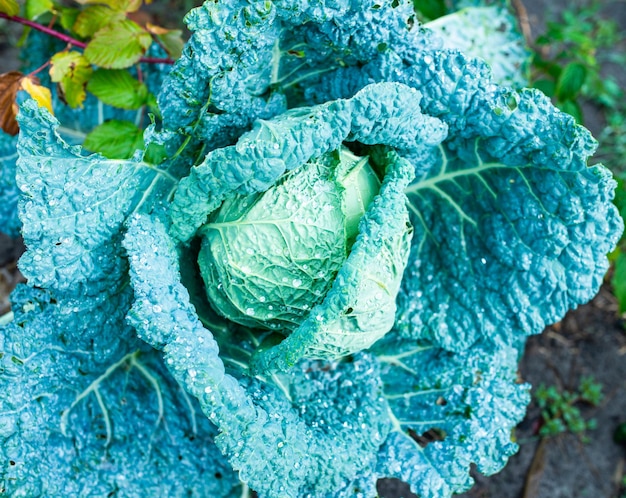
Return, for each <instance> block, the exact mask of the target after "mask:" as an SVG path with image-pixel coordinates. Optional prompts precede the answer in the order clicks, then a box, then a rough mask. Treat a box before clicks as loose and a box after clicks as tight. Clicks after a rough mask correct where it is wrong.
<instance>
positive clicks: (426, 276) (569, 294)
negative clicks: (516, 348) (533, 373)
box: [398, 90, 622, 351]
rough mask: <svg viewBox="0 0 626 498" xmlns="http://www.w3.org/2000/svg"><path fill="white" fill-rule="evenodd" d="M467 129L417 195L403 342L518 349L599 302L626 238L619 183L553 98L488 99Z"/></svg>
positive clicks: (472, 112) (496, 95) (438, 157)
mask: <svg viewBox="0 0 626 498" xmlns="http://www.w3.org/2000/svg"><path fill="white" fill-rule="evenodd" d="M466 120H467V122H466V124H465V127H464V129H463V130H462V132H461V133H459V135H457V136H455V137H451V138H450V139H449V140H447V141H446V142H444V144H443V146H442V147H441V149H440V151H438V152H437V153H436V154H434V155H433V157H432V158H431V161H429V163H430V165H431V166H430V168H429V170H428V171H426V172H424V173H423V174H422V175H418V178H417V179H416V181H415V182H414V183H413V184H412V185H411V186H410V187H409V188H408V189H407V195H408V197H409V201H410V203H411V205H412V208H411V213H412V221H413V223H414V225H415V230H416V232H415V236H414V238H413V249H412V252H411V257H410V261H411V263H410V264H409V266H408V267H407V272H406V274H405V277H404V279H403V284H402V285H403V289H402V291H401V293H400V296H399V307H400V309H401V310H402V311H401V312H400V314H399V322H398V328H399V329H400V330H402V333H403V334H404V335H408V336H411V337H415V338H425V339H428V340H433V341H435V342H437V343H439V344H442V345H443V346H444V347H446V348H448V349H450V350H454V351H459V350H462V349H465V348H467V347H468V346H470V345H471V344H472V343H474V342H475V341H476V340H478V339H481V338H486V339H488V340H494V341H496V342H499V343H505V344H511V343H513V342H514V341H516V340H517V338H519V337H520V336H523V335H527V334H533V333H539V332H540V331H541V330H543V328H544V327H545V326H546V325H547V324H549V323H553V322H556V321H558V320H560V319H561V318H562V317H563V316H564V315H565V313H566V312H567V311H568V310H569V309H571V308H575V307H576V306H577V305H578V304H581V303H585V302H587V301H588V300H589V299H591V298H592V297H593V296H594V294H595V293H596V292H597V290H598V288H599V287H600V284H601V283H602V278H603V276H604V274H605V273H606V270H607V268H608V261H607V259H606V256H605V255H606V254H607V253H608V252H609V251H610V250H612V248H613V247H614V245H615V243H616V242H617V239H618V237H619V234H620V233H621V231H622V221H621V219H620V217H619V214H618V212H617V210H616V209H615V207H614V206H613V205H612V204H611V199H612V198H613V190H614V188H615V182H614V181H613V180H612V177H611V174H610V173H609V171H608V170H606V169H605V168H603V167H602V166H594V167H587V165H586V161H587V158H588V156H589V155H590V153H591V152H592V151H593V149H594V147H595V142H594V141H593V139H592V138H591V136H590V135H589V133H588V132H587V130H585V129H584V128H582V127H579V126H577V125H576V124H575V122H574V120H573V119H572V118H571V117H570V116H568V115H566V114H564V113H561V112H560V111H558V110H557V109H555V108H554V107H553V106H552V104H551V103H550V102H549V100H548V99H547V98H546V97H545V96H543V95H542V94H540V93H539V92H536V91H524V92H522V93H520V94H509V93H508V92H506V91H502V90H500V91H498V90H496V91H493V92H492V93H490V94H486V95H485V93H482V94H481V93H479V94H477V95H475V98H474V101H473V106H472V108H471V109H469V110H468V113H467V114H466ZM423 164H424V163H422V165H423ZM468 310H470V311H469V312H468Z"/></svg>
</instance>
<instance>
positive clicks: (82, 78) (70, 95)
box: [50, 52, 93, 108]
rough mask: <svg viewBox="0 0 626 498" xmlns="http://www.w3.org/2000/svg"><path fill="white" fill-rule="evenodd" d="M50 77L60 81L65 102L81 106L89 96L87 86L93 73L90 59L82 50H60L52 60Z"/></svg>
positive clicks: (72, 105) (55, 81)
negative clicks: (86, 90)
mask: <svg viewBox="0 0 626 498" xmlns="http://www.w3.org/2000/svg"><path fill="white" fill-rule="evenodd" d="M50 63H51V67H50V78H51V79H52V81H53V82H54V83H58V84H59V87H60V90H61V94H62V97H63V99H64V100H65V102H67V104H68V105H69V106H70V107H72V108H76V107H81V106H82V104H83V102H84V101H85V97H86V96H87V94H86V92H85V86H86V84H87V81H88V80H89V78H90V77H91V75H92V73H93V69H92V67H91V64H89V61H88V60H87V59H86V58H85V56H84V55H83V54H81V53H80V52H59V53H58V54H55V55H54V56H53V57H52V59H51V60H50Z"/></svg>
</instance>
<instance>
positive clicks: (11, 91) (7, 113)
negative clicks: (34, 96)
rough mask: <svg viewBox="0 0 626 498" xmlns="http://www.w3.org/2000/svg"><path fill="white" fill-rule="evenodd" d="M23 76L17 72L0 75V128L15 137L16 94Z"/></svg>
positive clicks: (17, 129) (16, 127)
mask: <svg viewBox="0 0 626 498" xmlns="http://www.w3.org/2000/svg"><path fill="white" fill-rule="evenodd" d="M23 77H24V75H23V74H22V73H20V72H19V71H11V72H9V73H4V74H0V128H2V130H3V131H4V132H5V133H8V134H9V135H17V132H18V131H19V128H18V126H17V121H16V120H15V117H16V116H17V111H18V108H17V104H16V103H15V99H16V98H17V92H18V91H19V90H20V87H21V85H20V83H21V81H22V78H23Z"/></svg>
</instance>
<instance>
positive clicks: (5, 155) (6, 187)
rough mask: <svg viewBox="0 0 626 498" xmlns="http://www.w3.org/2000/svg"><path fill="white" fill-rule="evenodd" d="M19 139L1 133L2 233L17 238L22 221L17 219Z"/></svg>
mask: <svg viewBox="0 0 626 498" xmlns="http://www.w3.org/2000/svg"><path fill="white" fill-rule="evenodd" d="M16 144H17V137H12V136H10V135H7V134H6V133H4V132H3V131H0V232H2V233H4V234H6V235H10V236H11V237H17V236H18V235H19V232H20V220H19V218H18V217H17V199H18V195H19V190H18V189H17V185H16V184H15V167H16V165H15V163H16V161H17V150H16V148H15V146H16Z"/></svg>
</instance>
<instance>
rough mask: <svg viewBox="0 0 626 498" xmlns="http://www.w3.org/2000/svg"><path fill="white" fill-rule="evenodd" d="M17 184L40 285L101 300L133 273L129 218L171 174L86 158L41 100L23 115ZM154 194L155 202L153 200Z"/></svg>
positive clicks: (31, 276)
mask: <svg viewBox="0 0 626 498" xmlns="http://www.w3.org/2000/svg"><path fill="white" fill-rule="evenodd" d="M19 120H20V126H21V130H22V131H21V135H20V140H19V142H18V152H19V156H20V157H19V159H18V168H17V184H18V186H19V188H20V190H21V191H22V197H21V201H20V205H19V208H20V218H21V220H22V223H23V224H24V228H23V231H22V234H23V236H24V242H25V243H26V245H27V247H28V248H29V251H28V252H27V253H26V254H25V255H24V256H23V257H22V259H21V262H20V267H21V269H22V272H23V273H24V275H25V276H26V277H27V278H28V280H29V281H30V282H31V283H32V284H33V285H38V286H41V287H46V288H53V289H57V290H61V291H67V290H69V289H73V290H76V289H79V290H78V292H80V293H81V294H83V295H85V294H88V295H97V294H99V293H100V292H102V291H103V290H104V289H108V288H110V287H111V286H116V285H119V283H120V282H121V281H122V280H123V279H124V276H125V274H126V263H125V261H124V260H123V258H122V257H121V254H120V252H121V250H120V246H119V240H120V237H121V234H120V232H121V228H122V224H123V222H124V220H125V219H126V217H127V216H128V214H129V213H131V212H132V211H133V210H135V209H138V208H139V207H140V206H141V205H142V204H143V203H144V202H145V201H147V200H148V199H151V198H155V197H158V195H157V194H158V192H160V190H161V189H162V188H164V186H166V185H167V184H169V185H170V186H171V181H172V179H171V177H170V176H169V175H167V174H166V173H164V172H163V171H161V170H158V169H156V168H154V167H152V166H151V165H149V164H147V163H144V162H143V161H141V157H140V155H136V156H135V157H133V158H132V159H130V160H127V161H126V160H111V159H107V158H105V157H103V156H101V155H98V154H92V155H89V156H85V155H82V151H81V148H80V147H79V146H70V145H68V144H67V143H66V142H65V141H63V140H62V139H61V137H60V136H59V135H58V133H57V132H56V128H57V127H58V124H59V123H58V121H57V120H56V119H55V118H54V117H53V116H51V115H50V114H49V113H47V112H46V111H43V110H41V109H40V108H38V107H37V106H36V104H35V103H34V102H33V101H27V102H25V103H24V104H23V105H22V106H21V110H20V117H19ZM151 196H152V197H151Z"/></svg>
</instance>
